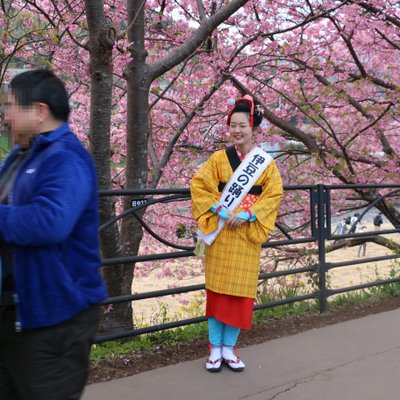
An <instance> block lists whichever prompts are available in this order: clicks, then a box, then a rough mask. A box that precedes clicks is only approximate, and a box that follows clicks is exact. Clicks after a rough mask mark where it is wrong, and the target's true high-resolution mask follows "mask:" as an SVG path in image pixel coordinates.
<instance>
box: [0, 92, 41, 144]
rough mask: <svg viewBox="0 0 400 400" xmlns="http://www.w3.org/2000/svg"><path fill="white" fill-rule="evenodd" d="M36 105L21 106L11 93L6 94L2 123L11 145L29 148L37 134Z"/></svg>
mask: <svg viewBox="0 0 400 400" xmlns="http://www.w3.org/2000/svg"><path fill="white" fill-rule="evenodd" d="M38 104H39V103H34V104H33V105H31V106H21V105H19V104H18V103H17V101H16V99H15V97H14V96H13V95H12V94H11V93H8V94H7V98H6V101H5V107H4V121H3V122H4V124H5V125H6V126H7V127H8V130H9V133H10V140H11V144H12V145H15V144H19V145H20V146H21V147H23V148H27V147H29V145H30V142H31V139H32V138H33V137H34V136H35V134H37V132H38V126H39V119H40V118H39V114H40V109H39V107H38Z"/></svg>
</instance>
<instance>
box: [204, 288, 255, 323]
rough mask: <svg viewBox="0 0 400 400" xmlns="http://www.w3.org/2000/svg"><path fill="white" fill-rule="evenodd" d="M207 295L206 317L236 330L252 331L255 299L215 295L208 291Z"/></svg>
mask: <svg viewBox="0 0 400 400" xmlns="http://www.w3.org/2000/svg"><path fill="white" fill-rule="evenodd" d="M206 294H207V298H206V317H214V318H216V319H217V320H218V321H220V322H223V323H224V324H227V325H231V326H235V327H236V328H240V329H251V321H252V319H253V309H254V299H252V298H249V297H239V296H230V295H227V294H220V293H215V292H212V291H211V290H208V289H207V290H206Z"/></svg>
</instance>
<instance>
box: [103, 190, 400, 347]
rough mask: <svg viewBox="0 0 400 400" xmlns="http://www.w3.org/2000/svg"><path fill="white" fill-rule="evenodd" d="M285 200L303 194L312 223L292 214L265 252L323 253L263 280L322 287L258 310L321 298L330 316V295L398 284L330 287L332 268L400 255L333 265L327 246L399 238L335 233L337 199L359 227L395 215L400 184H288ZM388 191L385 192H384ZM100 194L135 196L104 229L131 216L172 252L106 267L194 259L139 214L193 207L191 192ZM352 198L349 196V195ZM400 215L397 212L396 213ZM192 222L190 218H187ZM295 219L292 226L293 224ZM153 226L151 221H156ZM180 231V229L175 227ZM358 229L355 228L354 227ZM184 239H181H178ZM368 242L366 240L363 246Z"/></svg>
mask: <svg viewBox="0 0 400 400" xmlns="http://www.w3.org/2000/svg"><path fill="white" fill-rule="evenodd" d="M284 190H285V196H284V200H283V203H284V202H285V198H290V197H291V196H296V195H298V194H299V193H302V194H303V195H302V196H301V198H302V203H301V204H300V206H299V209H298V210H297V213H299V212H303V213H304V215H306V216H307V218H308V220H307V223H304V218H303V220H302V222H301V224H300V225H299V226H296V218H294V217H293V214H291V213H287V214H286V215H283V216H281V217H279V218H278V220H277V223H276V230H275V231H276V233H275V234H274V235H273V237H271V239H270V240H269V241H268V242H267V243H265V244H264V245H263V247H265V248H281V247H283V246H296V245H300V244H314V252H315V253H316V254H317V259H316V260H317V261H316V262H311V263H310V264H309V265H306V266H305V267H301V268H291V269H286V270H276V271H273V272H269V273H262V274H260V276H259V280H260V282H262V281H267V280H269V279H272V278H278V277H284V276H288V275H295V274H304V273H313V274H316V276H317V281H318V285H317V288H314V289H313V290H312V291H311V292H309V293H306V294H303V295H299V296H294V297H290V298H282V299H280V300H276V301H269V302H266V303H263V304H257V305H256V306H255V308H254V309H255V311H257V310H260V309H265V308H272V307H276V306H279V305H283V304H289V303H295V302H300V301H305V300H316V301H318V302H319V308H320V312H324V311H325V310H326V306H327V300H328V298H329V297H331V296H333V295H337V294H340V293H345V292H351V291H355V290H361V289H366V288H370V287H373V286H379V285H385V284H389V283H394V282H400V278H397V277H394V278H392V279H385V280H376V281H374V282H368V283H364V284H360V285H353V286H348V287H342V288H339V289H332V288H330V287H329V285H328V284H327V273H328V272H329V271H330V270H333V269H336V268H343V267H347V266H351V265H358V264H367V263H371V262H379V261H385V260H394V259H397V258H399V257H400V255H399V254H395V253H393V254H390V255H386V256H379V257H370V258H362V259H353V260H349V261H345V262H327V260H326V253H327V248H328V247H329V246H330V245H331V243H335V242H336V243H337V242H338V241H340V242H341V243H346V240H348V239H351V240H354V239H363V238H366V240H367V239H368V238H371V237H374V236H377V235H383V234H395V233H399V231H400V228H393V229H387V230H380V231H379V232H377V231H368V232H362V233H361V232H357V231H355V232H352V230H350V233H348V234H345V235H335V234H334V233H333V232H332V226H333V222H335V219H337V216H336V214H337V213H334V211H333V210H334V209H335V208H336V206H335V201H337V199H341V201H342V202H343V201H345V202H346V204H348V206H347V208H346V207H345V208H344V209H343V207H342V209H341V210H339V214H342V215H343V214H344V213H345V211H346V209H347V213H348V212H349V210H352V211H353V212H354V210H358V209H359V210H360V211H359V217H358V220H357V223H359V222H360V221H362V219H363V218H364V217H365V216H367V215H371V213H375V212H376V210H377V209H380V210H382V209H385V210H386V214H387V213H388V212H390V209H393V205H396V204H397V201H398V197H399V196H400V186H398V185H335V186H326V185H316V186H312V185H309V186H307V185H298V186H285V187H284ZM362 191H368V193H369V195H368V199H369V200H365V198H360V197H358V198H356V199H354V198H352V196H351V195H349V194H351V193H358V194H359V193H360V192H362ZM371 193H375V195H371ZM382 193H384V194H382ZM100 196H113V197H115V198H117V197H122V196H130V198H133V200H132V208H131V209H129V210H126V211H124V212H123V213H121V214H120V215H118V216H117V217H115V218H113V219H112V220H110V221H108V222H107V223H105V224H104V225H102V226H101V227H100V230H102V229H105V228H106V227H107V226H109V225H111V224H113V223H118V221H119V220H120V219H121V218H123V217H125V216H126V215H134V216H135V217H136V218H137V219H138V221H139V222H140V223H141V225H142V226H143V228H144V229H145V230H146V231H147V232H148V233H149V234H150V235H151V236H152V237H153V238H154V240H157V241H158V242H159V243H160V244H163V246H164V247H165V246H167V247H168V248H169V249H170V250H171V251H168V252H162V253H157V254H155V253H152V254H143V255H137V256H134V257H124V258H111V259H104V260H103V266H112V265H117V264H133V263H141V262H146V261H154V260H166V259H178V258H186V257H193V256H194V254H193V250H194V243H191V244H187V243H186V244H182V243H179V242H178V243H176V241H173V240H171V239H170V236H169V238H167V237H166V236H165V235H163V234H159V233H157V232H156V229H154V227H153V226H151V225H152V224H151V223H149V221H148V220H146V218H142V217H140V213H139V211H140V210H142V209H143V208H147V209H149V208H150V207H151V206H154V205H159V204H171V203H179V202H187V203H188V204H189V201H190V192H189V189H146V190H104V191H101V192H100ZM346 196H347V197H346ZM388 202H390V204H391V207H388ZM185 212H186V213H189V214H190V207H189V206H186V209H185ZM396 215H397V214H396ZM396 215H391V221H392V223H393V221H397V220H396ZM185 218H186V219H188V217H187V216H185ZM288 221H289V222H288ZM150 222H151V221H150ZM153 225H154V226H158V225H159V220H158V218H156V221H155V222H154V221H153ZM395 225H396V226H400V221H399V223H395ZM170 230H171V231H174V229H173V228H172V229H170ZM353 230H354V229H353ZM178 236H179V235H178ZM361 242H362V240H360V243H361ZM203 289H204V284H199V285H191V286H182V287H177V288H173V289H166V290H156V291H151V292H147V293H139V294H129V295H124V296H119V297H113V298H109V299H107V300H106V301H105V302H104V305H109V304H119V303H125V302H135V301H139V300H144V299H150V298H160V297H164V296H169V295H177V294H182V293H189V292H195V291H200V290H203ZM202 321H205V317H203V316H201V317H196V318H188V319H183V320H179V321H174V322H169V323H164V324H157V325H153V326H146V327H144V328H138V329H132V330H129V331H123V332H116V333H113V334H108V335H103V336H99V337H98V338H97V340H96V341H97V343H100V342H105V341H111V340H116V339H122V338H127V337H132V336H137V335H142V334H146V333H152V332H157V331H161V330H166V329H171V328H176V327H182V326H186V325H190V324H195V323H199V322H202Z"/></svg>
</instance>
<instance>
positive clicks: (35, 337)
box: [0, 305, 100, 400]
mask: <svg viewBox="0 0 400 400" xmlns="http://www.w3.org/2000/svg"><path fill="white" fill-rule="evenodd" d="M99 318H100V306H98V305H96V306H92V307H90V308H89V309H87V310H85V311H83V312H81V313H80V314H78V315H76V316H74V317H73V318H71V319H69V320H67V321H65V322H63V323H61V324H58V325H55V326H52V327H49V328H40V329H26V330H23V331H22V332H16V331H15V325H14V324H15V307H13V306H0V398H1V399H4V400H78V399H79V398H80V397H81V395H82V392H83V389H84V387H85V384H86V380H87V375H88V369H89V368H88V366H89V353H90V348H91V345H92V343H93V339H94V337H95V335H96V332H97V327H98V322H99Z"/></svg>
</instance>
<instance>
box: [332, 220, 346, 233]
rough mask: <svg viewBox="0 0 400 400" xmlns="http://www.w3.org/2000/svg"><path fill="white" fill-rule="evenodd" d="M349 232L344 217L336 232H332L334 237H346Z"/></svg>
mask: <svg viewBox="0 0 400 400" xmlns="http://www.w3.org/2000/svg"><path fill="white" fill-rule="evenodd" d="M346 232H347V226H346V218H345V217H343V218H342V219H341V220H340V221H339V222H338V223H337V224H336V227H335V230H334V231H333V232H332V233H333V235H345V234H346Z"/></svg>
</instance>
